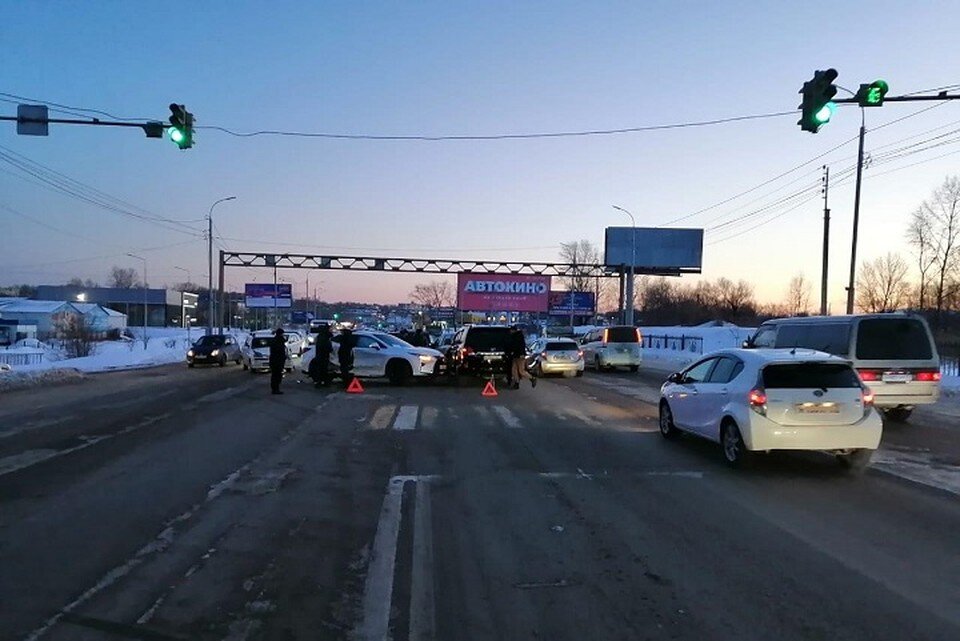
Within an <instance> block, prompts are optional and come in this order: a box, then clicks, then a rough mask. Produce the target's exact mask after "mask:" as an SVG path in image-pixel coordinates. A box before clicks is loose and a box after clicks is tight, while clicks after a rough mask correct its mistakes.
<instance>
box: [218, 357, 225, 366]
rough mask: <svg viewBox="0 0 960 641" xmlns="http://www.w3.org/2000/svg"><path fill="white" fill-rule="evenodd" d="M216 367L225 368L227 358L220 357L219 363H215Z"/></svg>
mask: <svg viewBox="0 0 960 641" xmlns="http://www.w3.org/2000/svg"><path fill="white" fill-rule="evenodd" d="M217 365H219V366H220V367H226V365H227V357H226V356H221V357H220V362H219V363H217Z"/></svg>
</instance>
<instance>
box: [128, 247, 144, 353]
mask: <svg viewBox="0 0 960 641" xmlns="http://www.w3.org/2000/svg"><path fill="white" fill-rule="evenodd" d="M127 256H129V257H130V258H136V259H138V260H142V261H143V349H144V350H146V349H147V259H146V258H144V257H143V256H137V255H136V254H131V253H129V252H128V253H127Z"/></svg>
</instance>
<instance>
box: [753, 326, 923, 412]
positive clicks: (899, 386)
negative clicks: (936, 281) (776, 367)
mask: <svg viewBox="0 0 960 641" xmlns="http://www.w3.org/2000/svg"><path fill="white" fill-rule="evenodd" d="M744 347H748V348H770V347H776V348H793V347H804V348H808V349H816V350H820V351H822V352H828V353H830V354H834V355H836V356H840V357H842V358H846V359H849V360H850V361H851V362H852V363H853V366H854V368H855V369H856V370H857V372H858V373H859V374H860V378H861V379H862V380H863V381H864V382H865V383H867V384H868V385H869V386H870V389H871V390H872V391H873V393H874V394H875V401H874V402H875V404H876V406H877V407H878V408H879V409H880V410H882V411H883V413H884V415H885V416H887V417H888V418H890V419H891V420H895V421H905V420H907V418H909V416H910V413H911V412H912V411H913V408H914V407H915V406H917V405H926V404H930V403H936V402H937V399H938V398H940V357H939V355H938V354H937V346H936V345H935V344H934V342H933V336H932V334H931V333H930V328H929V327H928V326H927V322H926V321H925V320H924V319H923V318H921V317H919V316H912V315H908V314H902V313H896V314H864V315H858V316H810V317H806V318H778V319H775V320H770V321H767V322H765V323H763V324H762V325H760V327H759V328H757V331H756V333H755V334H754V335H753V337H751V338H750V340H748V341H746V342H745V343H744Z"/></svg>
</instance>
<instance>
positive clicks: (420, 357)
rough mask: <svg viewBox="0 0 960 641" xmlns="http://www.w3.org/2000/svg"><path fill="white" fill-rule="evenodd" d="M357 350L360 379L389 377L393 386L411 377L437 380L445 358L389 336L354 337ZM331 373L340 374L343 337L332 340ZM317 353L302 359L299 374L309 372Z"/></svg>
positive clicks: (362, 334) (312, 351)
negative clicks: (440, 366) (439, 366)
mask: <svg viewBox="0 0 960 641" xmlns="http://www.w3.org/2000/svg"><path fill="white" fill-rule="evenodd" d="M353 336H354V338H355V339H356V342H357V344H356V347H354V348H353V373H354V374H355V375H356V376H358V377H360V378H378V377H386V378H389V379H390V382H391V383H393V384H394V385H402V384H404V383H406V382H408V381H409V380H410V379H411V378H412V377H425V376H434V375H436V374H437V373H438V364H439V363H440V361H441V360H442V359H443V354H441V353H440V352H438V351H437V350H435V349H430V348H429V347H414V346H413V345H411V344H410V343H408V342H406V341H404V340H400V339H399V338H397V337H395V336H391V335H390V334H387V333H386V332H371V331H358V332H354V333H353ZM331 340H332V342H333V351H332V352H331V353H330V371H332V372H338V371H339V367H340V365H339V361H338V359H337V350H338V349H339V347H340V343H339V341H340V336H339V335H338V336H334V337H332V339H331ZM315 353H316V349H315V348H314V347H311V348H310V349H308V350H307V351H306V352H304V353H303V357H302V358H301V359H300V370H301V371H303V372H304V373H307V372H309V370H310V361H312V360H313V357H314V354H315Z"/></svg>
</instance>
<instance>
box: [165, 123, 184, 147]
mask: <svg viewBox="0 0 960 641" xmlns="http://www.w3.org/2000/svg"><path fill="white" fill-rule="evenodd" d="M167 135H169V136H170V140H172V141H173V142H175V143H177V144H178V145H179V144H180V143H182V142H183V141H184V139H186V136H184V134H183V131H181V130H180V129H177V128H176V127H170V128H169V129H167Z"/></svg>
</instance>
